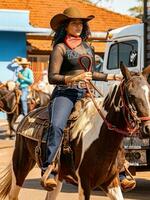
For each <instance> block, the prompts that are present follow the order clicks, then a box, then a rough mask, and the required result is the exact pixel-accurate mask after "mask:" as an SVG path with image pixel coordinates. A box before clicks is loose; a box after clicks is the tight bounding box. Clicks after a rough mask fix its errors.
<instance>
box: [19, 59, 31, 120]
mask: <svg viewBox="0 0 150 200" xmlns="http://www.w3.org/2000/svg"><path fill="white" fill-rule="evenodd" d="M17 63H18V65H20V66H22V69H21V70H20V71H19V72H18V78H17V83H18V85H19V88H20V90H21V91H22V95H21V106H22V114H23V115H24V116H25V115H27V113H28V105H27V96H28V94H29V86H30V85H31V84H32V83H33V82H34V77H33V72H32V70H31V69H29V66H30V64H31V63H30V62H29V61H28V60H27V59H26V58H20V59H19V60H18V61H17Z"/></svg>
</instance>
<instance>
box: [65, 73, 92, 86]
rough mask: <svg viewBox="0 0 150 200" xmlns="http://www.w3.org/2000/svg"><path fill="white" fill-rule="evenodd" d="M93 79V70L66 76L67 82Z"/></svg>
mask: <svg viewBox="0 0 150 200" xmlns="http://www.w3.org/2000/svg"><path fill="white" fill-rule="evenodd" d="M90 80H92V72H83V73H81V74H79V75H76V76H65V83H66V84H67V83H71V82H78V81H85V82H88V81H90Z"/></svg>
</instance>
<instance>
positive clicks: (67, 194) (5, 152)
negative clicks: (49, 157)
mask: <svg viewBox="0 0 150 200" xmlns="http://www.w3.org/2000/svg"><path fill="white" fill-rule="evenodd" d="M5 139H6V136H5V132H4V131H2V130H1V131H0V169H4V168H5V167H6V166H7V164H8V163H9V162H10V159H11V155H12V151H13V146H14V140H13V141H10V140H5ZM136 181H137V187H136V189H134V190H133V191H131V192H128V193H125V194H124V197H125V200H131V199H132V200H150V172H138V173H137V176H136ZM45 195H46V191H44V190H43V188H42V187H41V186H40V170H39V169H38V167H35V168H34V169H33V170H32V171H31V173H30V174H29V175H28V177H27V179H26V181H25V183H24V185H23V188H22V190H21V192H20V195H19V199H20V200H44V199H45ZM70 199H71V200H78V194H77V187H75V186H72V185H69V184H66V183H65V184H64V186H63V188H62V191H61V193H60V195H59V197H58V200H70ZM91 200H109V199H108V198H107V197H105V196H104V194H103V193H102V192H101V191H94V192H92V196H91Z"/></svg>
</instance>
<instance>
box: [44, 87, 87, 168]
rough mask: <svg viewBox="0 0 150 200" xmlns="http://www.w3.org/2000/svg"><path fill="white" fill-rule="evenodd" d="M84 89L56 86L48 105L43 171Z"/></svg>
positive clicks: (57, 146) (57, 147)
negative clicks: (48, 118)
mask: <svg viewBox="0 0 150 200" xmlns="http://www.w3.org/2000/svg"><path fill="white" fill-rule="evenodd" d="M85 92H86V91H85V89H78V88H67V86H56V88H55V89H54V91H53V94H52V103H51V105H50V106H49V114H50V127H49V133H48V138H47V149H46V160H45V161H44V163H43V167H42V170H43V171H45V170H46V169H47V167H48V165H49V164H51V163H52V161H53V160H54V159H55V156H56V154H57V151H58V149H59V147H60V145H61V142H62V139H63V130H64V128H65V127H66V125H67V121H68V118H69V115H70V114H71V111H72V109H73V107H74V105H75V103H76V101H77V100H79V99H81V98H83V97H84V94H85Z"/></svg>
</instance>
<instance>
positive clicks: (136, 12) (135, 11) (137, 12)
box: [129, 0, 144, 18]
mask: <svg viewBox="0 0 150 200" xmlns="http://www.w3.org/2000/svg"><path fill="white" fill-rule="evenodd" d="M143 2H144V0H137V6H135V7H132V8H130V9H129V12H130V13H131V15H132V16H134V17H138V18H142V16H143V5H144V3H143Z"/></svg>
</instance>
